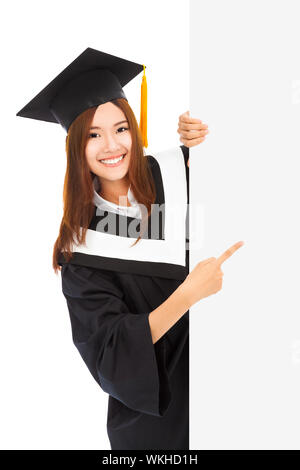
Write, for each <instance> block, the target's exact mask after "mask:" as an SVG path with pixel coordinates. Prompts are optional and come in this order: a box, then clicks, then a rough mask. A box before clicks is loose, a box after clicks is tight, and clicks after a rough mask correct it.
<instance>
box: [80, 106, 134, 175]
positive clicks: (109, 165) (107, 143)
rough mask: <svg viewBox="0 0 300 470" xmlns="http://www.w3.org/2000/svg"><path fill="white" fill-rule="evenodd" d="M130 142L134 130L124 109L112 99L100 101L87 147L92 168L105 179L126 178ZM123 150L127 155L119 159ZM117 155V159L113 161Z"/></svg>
mask: <svg viewBox="0 0 300 470" xmlns="http://www.w3.org/2000/svg"><path fill="white" fill-rule="evenodd" d="M131 145H132V140H131V133H130V130H129V127H128V121H127V120H126V116H125V114H124V113H123V111H122V110H121V109H120V108H118V107H117V106H116V105H114V104H113V103H111V102H107V103H104V104H101V105H99V106H98V107H97V109H96V112H95V115H94V118H93V121H92V123H91V128H90V132H89V137H88V141H87V145H86V149H85V154H86V159H87V163H88V166H89V169H90V170H91V171H92V172H93V173H94V174H95V175H97V176H98V177H99V179H100V181H103V182H109V181H111V182H112V181H117V180H122V179H123V178H124V177H125V178H126V174H127V172H128V168H129V162H130V157H131ZM124 154H125V157H124V158H122V159H121V160H120V161H119V158H117V159H116V157H122V156H123V155H124ZM103 159H104V161H103V162H101V160H103ZM114 159H116V161H115V162H113V161H112V160H114ZM105 162H106V163H105Z"/></svg>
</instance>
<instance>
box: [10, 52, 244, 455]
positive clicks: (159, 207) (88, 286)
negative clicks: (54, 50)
mask: <svg viewBox="0 0 300 470" xmlns="http://www.w3.org/2000/svg"><path fill="white" fill-rule="evenodd" d="M111 58H112V59H111ZM82 59H84V60H82ZM117 59H118V58H117ZM115 60H116V58H115V57H113V56H109V57H108V55H107V54H105V53H102V52H100V51H96V50H94V49H91V48H88V49H86V51H84V53H83V54H82V55H81V56H79V58H77V60H76V61H74V62H73V63H72V64H70V66H69V67H68V68H67V69H65V70H64V71H63V72H62V73H61V74H60V75H59V76H58V77H57V78H56V79H55V80H54V81H53V82H51V84H52V90H51V87H50V91H49V86H48V87H46V88H45V89H44V90H43V91H44V93H42V96H43V101H42V102H41V101H39V100H41V94H39V95H37V97H36V98H35V100H38V101H39V104H40V106H41V107H42V108H43V113H41V115H39V117H37V116H36V115H35V116H33V114H32V113H34V112H36V111H35V110H36V109H37V108H38V106H37V103H35V106H33V105H32V103H31V106H29V107H28V108H26V109H25V108H24V109H25V111H24V110H22V111H21V112H19V113H18V115H23V116H26V117H35V118H36V119H45V117H48V119H45V120H50V118H49V116H50V114H49V115H48V116H47V114H46V112H45V107H46V108H47V110H48V109H49V110H50V111H51V113H52V117H54V118H55V121H53V122H59V123H60V124H61V125H63V127H64V128H65V129H66V130H67V140H66V153H67V169H66V175H65V182H64V213H63V218H62V221H61V225H60V230H59V236H58V238H57V240H56V242H55V246H54V251H53V268H54V270H55V272H58V270H61V279H62V291H63V294H64V296H65V298H66V301H67V305H68V310H69V315H70V321H71V327H72V338H73V342H74V344H75V346H76V348H77V349H78V351H79V353H80V355H81V357H82V359H83V361H84V362H85V364H86V365H87V367H88V368H89V370H90V372H91V374H92V376H93V378H94V379H95V380H96V382H97V383H98V384H99V386H100V387H101V389H102V390H104V391H105V392H106V393H108V395H109V402H108V415H107V432H108V436H109V440H110V443H111V449H113V450H114V449H118V450H124V449H145V450H146V449H147V450H157V449H161V450H180V449H186V450H187V449H189V336H188V333H189V308H190V306H192V305H193V304H194V303H196V302H197V301H199V300H200V299H202V298H204V297H207V296H209V295H211V294H213V293H215V292H217V291H219V290H220V289H221V285H222V275H223V273H222V271H221V263H222V262H223V261H224V260H225V259H226V258H228V257H229V256H230V255H231V254H232V253H233V252H234V251H235V250H236V249H237V248H238V247H239V246H241V245H240V244H235V245H234V246H233V247H232V248H231V249H230V250H227V252H225V253H224V254H223V255H222V257H220V258H218V259H216V258H209V259H207V260H204V261H203V262H202V263H199V264H198V265H197V266H196V268H195V269H194V270H193V271H192V272H191V273H189V260H188V248H187V244H186V242H187V241H188V236H187V221H188V212H187V210H188V202H189V168H188V154H189V152H188V149H189V146H193V145H195V144H196V143H199V140H200V141H202V140H203V139H204V136H205V126H204V125H202V124H201V125H200V123H199V122H198V123H195V121H197V120H192V119H190V118H189V117H188V116H187V115H182V116H181V117H180V120H179V123H180V126H179V132H180V133H181V135H182V141H183V142H184V143H186V144H187V146H186V145H182V146H180V147H178V148H174V149H170V150H167V151H164V152H160V153H156V154H155V155H144V150H143V140H142V135H141V132H140V129H139V127H138V125H137V121H136V119H135V116H134V113H133V111H132V110H131V108H130V106H129V104H128V102H127V99H126V97H125V95H124V92H123V90H122V88H121V84H122V85H124V69H126V70H127V69H128V66H129V65H130V67H133V66H135V67H136V66H137V64H133V63H130V64H129V65H128V61H126V63H124V62H122V63H119V64H118V67H119V68H118V67H116V62H115ZM118 60H119V61H122V59H118ZM79 70H80V73H79ZM120 70H121V71H122V74H121V73H119V72H120ZM139 71H141V69H140V66H139V67H138V68H136V69H135V73H136V74H137V73H138V72H139ZM116 77H117V80H115V78H116ZM131 78H132V76H131ZM122 81H123V83H122ZM127 81H128V77H127ZM125 83H126V79H125ZM49 93H50V94H49ZM47 94H48V95H47ZM30 113H31V115H30V116H29V115H28V114H30ZM41 116H42V117H41ZM198 121H199V120H198ZM192 129H193V130H196V134H195V133H194V135H193V139H191V140H189V136H190V133H189V131H190V130H192ZM197 139H198V140H197ZM189 142H190V143H189Z"/></svg>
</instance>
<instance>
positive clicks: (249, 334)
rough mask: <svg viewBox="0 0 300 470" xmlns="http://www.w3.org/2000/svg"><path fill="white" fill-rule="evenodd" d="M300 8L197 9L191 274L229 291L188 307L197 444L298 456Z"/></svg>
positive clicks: (275, 4) (259, 4)
mask: <svg viewBox="0 0 300 470" xmlns="http://www.w3.org/2000/svg"><path fill="white" fill-rule="evenodd" d="M299 44H300V29H299V2H298V1H291V0H289V1H284V2H283V1H267V0H264V1H258V0H256V1H253V0H252V1H251V2H250V1H248V2H246V1H243V2H240V1H237V0H234V1H233V0H229V1H226V2H222V1H216V0H212V1H209V2H204V1H198V0H192V1H191V2H190V52H191V54H190V64H191V69H190V72H191V73H190V78H191V86H190V92H191V96H190V102H191V106H190V109H191V116H194V117H199V118H200V119H202V120H203V121H204V122H205V123H206V124H208V127H209V130H210V133H209V134H208V136H207V138H206V140H205V142H204V143H203V144H201V145H200V146H199V147H195V148H194V149H191V157H190V158H191V161H190V175H191V201H192V208H191V209H192V210H193V211H195V212H197V213H198V215H199V219H198V220H200V221H202V222H203V223H200V225H199V224H198V225H196V217H193V218H192V219H191V235H192V241H193V250H192V256H191V268H192V267H193V266H194V265H195V264H196V263H197V262H198V261H200V260H202V259H204V258H209V257H211V256H216V257H217V256H219V255H220V254H221V253H222V252H223V251H224V250H226V249H227V248H229V247H230V246H231V245H232V244H234V243H235V242H237V241H239V240H243V241H244V242H245V245H244V246H242V247H241V248H240V249H239V250H238V251H237V252H236V253H235V254H234V255H233V256H232V257H231V258H230V259H228V260H227V261H225V263H224V264H223V267H222V270H223V272H224V278H223V288H222V290H221V291H219V292H218V293H217V294H215V295H213V296H211V297H208V298H206V299H204V300H202V301H200V302H198V303H197V304H196V305H194V306H193V307H192V308H191V311H190V332H191V339H190V341H191V349H190V352H191V354H190V358H191V359H190V372H191V374H190V375H191V381H190V397H191V401H190V408H191V415H190V448H191V449H299V448H300V426H299V423H300V399H299V398H300V320H299V318H300V308H299V303H300V302H299V280H300V275H299V261H300V256H299V239H300V230H299V201H300V197H299V196H300V194H299V156H300V127H299V124H300V60H299Z"/></svg>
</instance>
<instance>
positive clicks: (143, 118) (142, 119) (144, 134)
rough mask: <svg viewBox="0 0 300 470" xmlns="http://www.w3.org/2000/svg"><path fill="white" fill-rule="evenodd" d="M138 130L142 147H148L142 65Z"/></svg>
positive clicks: (144, 79) (145, 86) (144, 81)
mask: <svg viewBox="0 0 300 470" xmlns="http://www.w3.org/2000/svg"><path fill="white" fill-rule="evenodd" d="M139 129H140V131H141V134H142V139H143V146H144V147H148V140H147V81H146V75H145V65H144V75H143V78H142V86H141V115H140V125H139Z"/></svg>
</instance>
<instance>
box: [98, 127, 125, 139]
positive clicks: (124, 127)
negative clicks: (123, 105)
mask: <svg viewBox="0 0 300 470" xmlns="http://www.w3.org/2000/svg"><path fill="white" fill-rule="evenodd" d="M121 129H125V130H126V131H128V127H119V129H118V131H120V130H121ZM97 135H100V134H97V133H96V132H93V133H92V134H89V138H94V136H97Z"/></svg>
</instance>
